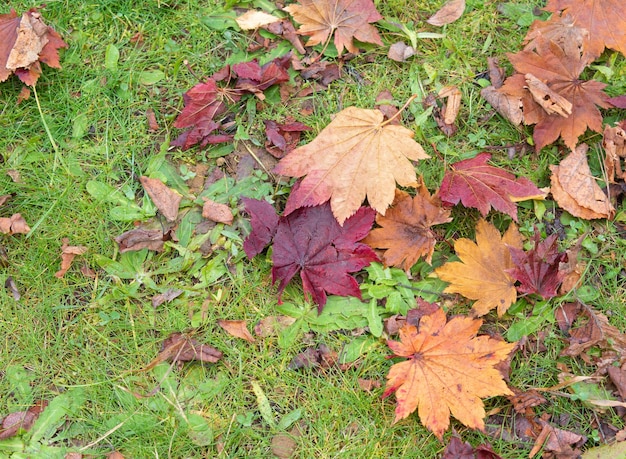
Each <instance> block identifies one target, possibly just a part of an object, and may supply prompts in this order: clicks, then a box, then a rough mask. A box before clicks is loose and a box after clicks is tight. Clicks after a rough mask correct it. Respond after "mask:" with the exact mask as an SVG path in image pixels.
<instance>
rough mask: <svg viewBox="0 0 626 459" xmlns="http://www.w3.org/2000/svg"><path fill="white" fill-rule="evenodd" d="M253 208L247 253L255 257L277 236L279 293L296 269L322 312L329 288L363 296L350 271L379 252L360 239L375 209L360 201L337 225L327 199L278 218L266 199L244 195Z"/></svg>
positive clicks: (275, 270) (275, 275) (275, 259)
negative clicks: (259, 199) (357, 209)
mask: <svg viewBox="0 0 626 459" xmlns="http://www.w3.org/2000/svg"><path fill="white" fill-rule="evenodd" d="M244 204H245V206H246V211H247V212H248V213H251V214H252V221H251V225H252V232H251V233H250V235H249V236H248V237H247V238H246V240H245V241H244V250H245V251H246V255H248V257H250V258H252V257H253V256H255V255H256V254H258V253H259V252H260V251H262V250H263V248H264V245H263V244H265V245H267V244H268V243H269V242H270V241H271V240H272V239H273V243H274V245H273V250H272V262H273V263H274V266H273V267H272V279H273V282H276V281H280V282H279V285H278V293H279V300H280V296H281V294H282V292H283V290H284V289H285V287H286V285H287V284H288V283H289V281H290V280H291V279H292V278H293V276H295V275H296V274H297V273H298V272H299V273H300V277H301V279H302V285H303V287H304V292H305V294H311V295H312V297H313V300H314V301H315V302H316V303H317V305H318V309H319V311H320V312H321V310H322V308H323V307H324V305H325V304H326V292H328V293H331V294H334V295H342V296H356V297H357V298H361V291H360V290H359V286H358V283H357V282H356V280H355V279H354V278H353V277H352V276H350V274H349V273H352V272H356V271H359V270H360V269H362V268H364V267H365V266H367V265H369V264H370V263H371V262H372V261H377V260H378V257H377V256H376V254H375V253H374V251H373V250H372V249H371V248H370V247H369V246H367V245H366V244H363V243H360V242H358V241H360V240H361V239H363V238H364V237H365V236H366V235H367V233H368V232H369V230H370V228H371V227H372V224H373V223H374V211H373V210H372V209H370V208H367V207H362V208H361V209H359V211H357V213H356V214H354V215H353V216H352V217H350V218H348V219H347V220H346V221H345V222H344V226H339V224H338V223H337V221H336V220H335V218H334V217H333V214H332V212H331V211H330V206H329V205H328V203H326V204H324V205H321V206H315V207H308V208H301V209H297V210H296V211H294V212H292V213H291V214H289V215H287V216H282V217H280V218H278V217H277V216H276V212H275V210H274V209H273V207H272V206H271V205H270V204H268V203H267V202H265V201H257V200H254V199H245V200H244Z"/></svg>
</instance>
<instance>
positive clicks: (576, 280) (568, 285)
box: [559, 235, 586, 295]
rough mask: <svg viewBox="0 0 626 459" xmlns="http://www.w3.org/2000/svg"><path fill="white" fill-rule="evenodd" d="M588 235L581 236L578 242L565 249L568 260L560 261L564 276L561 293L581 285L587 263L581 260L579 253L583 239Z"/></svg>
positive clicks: (563, 293)
mask: <svg viewBox="0 0 626 459" xmlns="http://www.w3.org/2000/svg"><path fill="white" fill-rule="evenodd" d="M585 237H586V236H584V235H583V236H581V237H580V238H579V239H578V241H577V242H576V244H575V245H574V246H572V247H570V248H569V249H567V250H566V251H565V253H566V254H567V261H564V262H561V263H559V272H560V273H561V274H562V276H563V281H562V282H561V287H560V288H559V294H560V295H565V294H566V293H569V292H571V291H572V290H574V289H575V288H578V287H580V279H581V278H582V275H583V272H584V271H585V263H583V262H581V261H579V259H578V255H579V253H580V250H581V248H582V243H583V240H584V239H585Z"/></svg>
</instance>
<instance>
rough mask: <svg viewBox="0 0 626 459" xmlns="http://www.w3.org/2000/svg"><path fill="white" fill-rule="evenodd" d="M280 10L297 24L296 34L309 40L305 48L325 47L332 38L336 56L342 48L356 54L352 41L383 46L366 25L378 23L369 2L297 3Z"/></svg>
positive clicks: (330, 0)
mask: <svg viewBox="0 0 626 459" xmlns="http://www.w3.org/2000/svg"><path fill="white" fill-rule="evenodd" d="M284 10H285V11H287V12H289V13H290V14H291V15H292V16H293V18H294V19H295V20H296V22H298V23H300V24H301V26H300V28H299V29H298V33H299V34H300V35H306V36H308V37H310V38H309V41H308V42H307V43H306V44H307V46H315V45H319V44H320V43H327V42H329V41H330V37H331V36H332V35H333V34H334V43H335V47H336V48H337V52H338V54H339V56H341V54H342V52H343V49H344V48H345V49H347V50H348V51H349V52H351V53H356V52H358V47H357V46H356V45H355V44H354V39H356V40H359V41H362V42H365V43H375V44H377V45H382V44H383V42H382V41H381V39H380V36H379V35H378V32H377V31H376V28H375V27H374V26H373V25H371V24H370V23H372V22H376V21H378V20H380V19H382V16H381V15H380V14H379V13H378V11H376V7H375V6H374V3H373V2H372V0H300V1H299V4H293V5H289V6H287V7H285V8H284Z"/></svg>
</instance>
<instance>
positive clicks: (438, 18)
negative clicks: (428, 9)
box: [426, 0, 465, 26]
mask: <svg viewBox="0 0 626 459" xmlns="http://www.w3.org/2000/svg"><path fill="white" fill-rule="evenodd" d="M463 11H465V0H448V1H447V2H446V3H445V4H444V5H443V6H442V7H441V9H440V10H439V11H437V12H436V13H435V14H433V15H432V16H431V17H430V18H428V19H427V20H426V22H428V23H429V24H431V25H434V26H443V25H446V24H451V23H453V22H454V21H456V20H457V19H459V18H460V17H461V16H462V15H463Z"/></svg>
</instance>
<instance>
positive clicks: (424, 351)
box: [383, 309, 516, 439]
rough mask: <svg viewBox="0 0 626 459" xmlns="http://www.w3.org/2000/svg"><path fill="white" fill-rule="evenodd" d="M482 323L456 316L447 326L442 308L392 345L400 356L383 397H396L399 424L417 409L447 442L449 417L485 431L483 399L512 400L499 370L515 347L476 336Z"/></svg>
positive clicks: (405, 330) (407, 329) (404, 331)
mask: <svg viewBox="0 0 626 459" xmlns="http://www.w3.org/2000/svg"><path fill="white" fill-rule="evenodd" d="M481 325H482V320H480V319H472V318H469V317H461V316H458V317H453V318H451V319H450V320H449V321H448V322H447V323H446V315H445V313H444V312H443V310H442V309H439V310H438V311H436V312H435V313H433V314H431V315H428V316H424V317H422V319H421V320H420V324H419V331H418V328H416V327H415V326H413V325H407V326H405V327H403V328H402V329H401V330H400V342H397V341H387V345H388V346H389V347H390V348H391V350H392V351H393V352H394V354H395V355H396V356H398V357H405V358H407V360H405V361H403V362H400V363H396V364H395V365H393V366H392V367H391V369H390V370H389V374H388V375H387V388H386V390H385V393H384V395H383V397H386V396H388V395H390V394H392V393H394V392H395V395H396V400H397V406H396V418H395V422H397V421H399V420H400V419H404V418H406V417H407V416H409V414H411V413H412V412H413V411H415V410H416V409H417V410H418V414H419V417H420V420H421V422H422V424H424V426H426V427H427V428H428V429H429V430H430V431H432V432H433V433H434V434H435V435H436V436H437V438H439V439H442V437H443V433H444V432H445V431H446V430H447V429H448V426H449V424H450V414H452V415H453V416H454V417H455V418H457V419H458V420H459V421H460V422H462V423H463V424H465V425H466V426H468V427H470V428H475V429H480V430H483V429H484V420H483V419H484V417H485V410H484V407H483V403H482V400H481V398H483V397H491V396H495V395H511V394H512V392H511V391H510V389H509V388H508V387H507V385H506V383H505V382H504V381H503V379H502V375H501V374H500V372H499V371H498V370H497V369H496V368H495V365H497V364H498V363H499V362H502V361H503V360H505V359H506V358H507V357H508V356H509V354H510V353H511V352H512V351H513V349H514V348H515V346H516V343H506V342H504V341H499V340H496V339H494V338H491V337H489V336H477V333H478V329H479V328H480V326H481Z"/></svg>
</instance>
